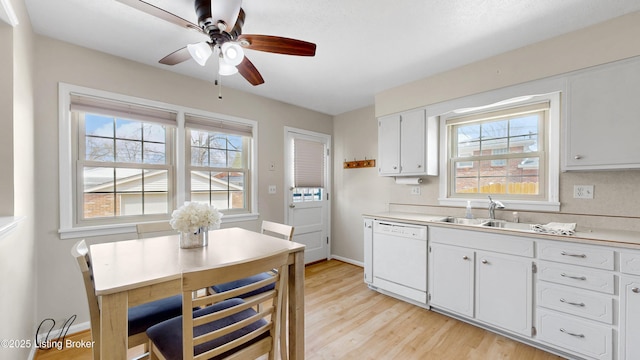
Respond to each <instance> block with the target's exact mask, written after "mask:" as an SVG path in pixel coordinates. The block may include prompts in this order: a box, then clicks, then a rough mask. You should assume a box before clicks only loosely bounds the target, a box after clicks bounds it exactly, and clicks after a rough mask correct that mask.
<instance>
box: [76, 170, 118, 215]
mask: <svg viewBox="0 0 640 360" xmlns="http://www.w3.org/2000/svg"><path fill="white" fill-rule="evenodd" d="M114 171H115V170H114V169H113V168H100V167H86V168H84V170H83V178H84V179H83V183H84V192H83V199H82V200H83V206H82V215H83V217H84V218H85V219H87V218H100V217H110V216H114V214H115V199H114V194H113V192H114V183H113V176H114Z"/></svg>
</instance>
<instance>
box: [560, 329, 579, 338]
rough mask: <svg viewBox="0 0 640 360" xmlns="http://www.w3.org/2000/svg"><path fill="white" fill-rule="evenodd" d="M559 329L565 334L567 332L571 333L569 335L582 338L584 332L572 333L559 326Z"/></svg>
mask: <svg viewBox="0 0 640 360" xmlns="http://www.w3.org/2000/svg"><path fill="white" fill-rule="evenodd" d="M560 331H561V332H563V333H565V334H567V335H571V336H575V337H579V338H583V337H584V334H574V333H571V332H568V331H567V330H565V329H563V328H560Z"/></svg>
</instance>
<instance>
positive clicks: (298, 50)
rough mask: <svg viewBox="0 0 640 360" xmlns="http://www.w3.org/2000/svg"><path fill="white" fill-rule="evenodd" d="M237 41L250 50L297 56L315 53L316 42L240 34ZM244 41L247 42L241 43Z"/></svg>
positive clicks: (313, 54)
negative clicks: (245, 43) (246, 43)
mask: <svg viewBox="0 0 640 360" xmlns="http://www.w3.org/2000/svg"><path fill="white" fill-rule="evenodd" d="M238 41H240V44H241V45H242V46H243V47H245V48H247V49H251V50H257V51H265V52H270V53H277V54H286V55H297V56H315V55H316V44H314V43H310V42H307V41H302V40H296V39H290V38H285V37H280V36H270V35H240V36H238ZM245 41H246V42H249V44H248V45H243V43H244V42H245Z"/></svg>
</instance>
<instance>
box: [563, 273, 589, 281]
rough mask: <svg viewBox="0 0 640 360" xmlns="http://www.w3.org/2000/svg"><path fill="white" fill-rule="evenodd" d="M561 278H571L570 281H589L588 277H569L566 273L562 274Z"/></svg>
mask: <svg viewBox="0 0 640 360" xmlns="http://www.w3.org/2000/svg"><path fill="white" fill-rule="evenodd" d="M560 276H562V277H566V278H569V279H575V280H587V277H586V276H571V275H567V274H565V273H562V274H560Z"/></svg>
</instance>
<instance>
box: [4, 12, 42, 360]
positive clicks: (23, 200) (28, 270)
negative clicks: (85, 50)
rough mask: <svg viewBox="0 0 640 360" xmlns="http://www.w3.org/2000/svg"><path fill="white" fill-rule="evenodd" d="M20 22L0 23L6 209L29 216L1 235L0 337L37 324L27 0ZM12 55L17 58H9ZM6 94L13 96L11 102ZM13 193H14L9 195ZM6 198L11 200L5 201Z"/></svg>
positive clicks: (30, 330)
mask: <svg viewBox="0 0 640 360" xmlns="http://www.w3.org/2000/svg"><path fill="white" fill-rule="evenodd" d="M13 7H14V10H15V12H16V15H17V17H18V19H19V25H18V26H16V27H14V28H10V27H8V26H6V25H0V39H1V40H0V43H1V44H3V52H2V54H1V55H0V84H1V85H0V94H1V96H0V97H1V98H2V100H0V114H1V115H0V127H1V129H2V131H0V148H1V149H2V150H1V151H0V154H1V155H0V168H2V172H1V174H0V189H1V190H0V192H1V193H2V195H0V203H2V205H0V206H1V207H2V213H1V215H14V216H16V217H21V218H23V219H24V220H22V221H21V222H19V223H18V225H17V227H16V228H15V229H13V230H11V231H10V232H9V233H8V234H6V235H5V236H4V237H2V238H0V276H1V280H0V294H2V295H0V320H1V321H2V324H3V325H2V326H0V339H24V340H29V339H33V335H34V332H35V326H36V318H35V312H36V303H35V294H36V291H37V290H36V283H37V278H36V262H35V257H36V256H35V252H36V251H35V238H34V224H35V222H34V217H35V209H34V194H33V192H34V174H33V173H34V152H33V151H34V147H33V141H34V140H33V139H34V133H33V124H34V118H33V72H34V71H33V33H32V31H31V24H30V22H29V18H28V16H27V15H26V9H25V7H24V3H23V1H13ZM7 58H12V61H11V62H9V63H7V62H5V61H7ZM6 100H10V103H9V104H6V103H5V102H6ZM8 198H10V199H8ZM5 199H6V200H7V203H4V201H5ZM30 351H31V348H13V349H11V348H0V358H1V359H26V358H27V357H28V355H29V352H30Z"/></svg>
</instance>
